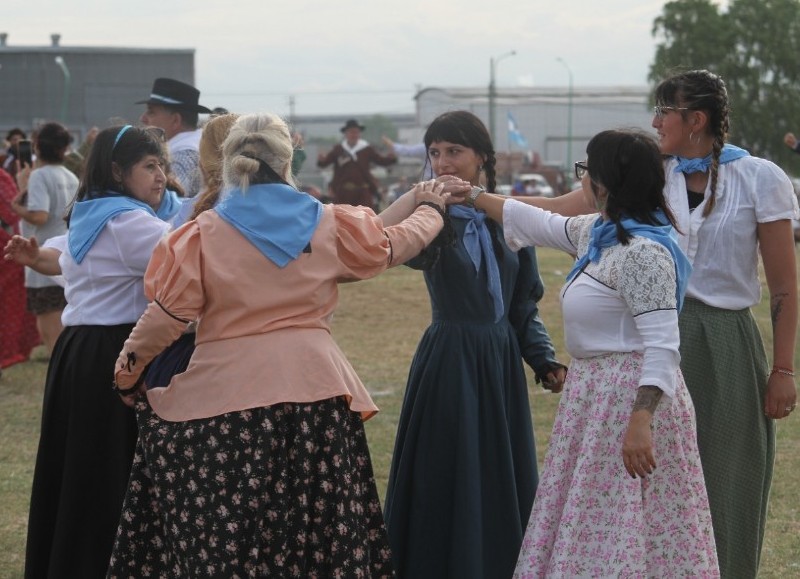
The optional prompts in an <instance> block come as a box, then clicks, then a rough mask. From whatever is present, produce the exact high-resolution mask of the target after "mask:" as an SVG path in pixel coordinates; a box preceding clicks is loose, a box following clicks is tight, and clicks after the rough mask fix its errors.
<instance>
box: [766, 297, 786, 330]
mask: <svg viewBox="0 0 800 579" xmlns="http://www.w3.org/2000/svg"><path fill="white" fill-rule="evenodd" d="M788 296H789V294H788V293H782V294H775V295H773V296H771V297H770V302H771V307H770V314H771V315H772V323H773V324H774V323H775V322H777V321H778V318H779V317H780V315H781V311H782V310H783V299H784V298H786V297H788Z"/></svg>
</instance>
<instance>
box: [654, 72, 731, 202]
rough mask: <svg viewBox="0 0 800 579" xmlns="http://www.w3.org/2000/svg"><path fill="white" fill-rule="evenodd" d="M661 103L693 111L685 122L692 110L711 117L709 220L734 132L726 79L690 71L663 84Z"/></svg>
mask: <svg viewBox="0 0 800 579" xmlns="http://www.w3.org/2000/svg"><path fill="white" fill-rule="evenodd" d="M655 99H656V102H657V103H675V104H678V103H679V104H680V106H681V107H686V108H687V109H689V111H679V112H680V113H681V116H682V117H683V118H684V119H685V118H686V117H687V113H688V112H690V111H693V110H694V111H704V112H705V113H706V114H707V115H708V131H709V133H710V134H711V136H712V137H713V139H714V140H713V143H712V148H711V167H710V170H709V177H710V179H711V195H710V196H709V198H708V201H707V202H706V206H705V208H704V209H703V216H704V217H707V216H708V214H709V213H711V211H712V210H713V209H714V205H715V204H716V192H717V180H718V177H719V158H720V155H721V154H722V147H724V146H725V141H726V140H727V138H728V130H729V129H730V105H729V102H728V90H727V88H726V87H725V82H724V81H723V80H722V78H721V77H720V76H718V75H716V74H714V73H713V72H709V71H708V70H690V71H688V72H684V73H682V74H677V75H675V76H671V77H670V78H668V79H666V80H664V81H662V82H661V83H660V84H659V85H658V86H657V87H656V91H655Z"/></svg>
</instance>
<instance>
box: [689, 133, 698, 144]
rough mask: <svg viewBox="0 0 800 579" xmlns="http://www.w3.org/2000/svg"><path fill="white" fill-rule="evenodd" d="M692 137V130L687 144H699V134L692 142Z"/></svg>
mask: <svg viewBox="0 0 800 579" xmlns="http://www.w3.org/2000/svg"><path fill="white" fill-rule="evenodd" d="M692 137H694V131H692V132H691V133H689V144H690V145H699V144H700V135H697V142H694V141H693V140H692Z"/></svg>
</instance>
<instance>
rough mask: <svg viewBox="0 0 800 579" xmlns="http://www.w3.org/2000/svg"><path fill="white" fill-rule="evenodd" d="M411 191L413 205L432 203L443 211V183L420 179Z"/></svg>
mask: <svg viewBox="0 0 800 579" xmlns="http://www.w3.org/2000/svg"><path fill="white" fill-rule="evenodd" d="M412 191H413V192H414V205H419V204H420V203H433V204H435V205H436V206H437V207H438V208H439V209H441V210H442V211H444V205H445V195H444V193H443V191H444V184H443V183H437V182H436V181H435V180H430V181H422V182H421V183H417V184H416V185H414V187H413V189H412Z"/></svg>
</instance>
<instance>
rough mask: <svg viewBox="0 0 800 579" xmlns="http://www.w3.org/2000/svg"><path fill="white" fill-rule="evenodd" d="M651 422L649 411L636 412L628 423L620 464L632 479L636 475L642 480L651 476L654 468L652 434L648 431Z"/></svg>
mask: <svg viewBox="0 0 800 579" xmlns="http://www.w3.org/2000/svg"><path fill="white" fill-rule="evenodd" d="M652 420H653V415H652V414H650V411H649V410H636V411H634V412H633V413H631V418H630V420H629V421H628V430H627V431H626V432H625V438H624V439H623V441H622V462H623V463H624V464H625V470H627V471H628V474H629V475H631V476H632V477H633V478H636V475H639V476H640V477H642V478H644V477H645V476H647V475H648V474H653V470H655V468H656V459H655V455H654V454H653V433H652V432H651V430H650V423H651V422H652Z"/></svg>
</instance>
